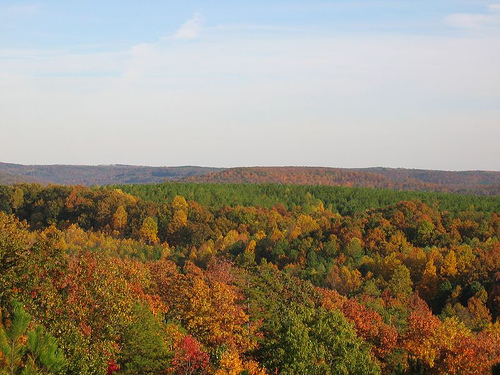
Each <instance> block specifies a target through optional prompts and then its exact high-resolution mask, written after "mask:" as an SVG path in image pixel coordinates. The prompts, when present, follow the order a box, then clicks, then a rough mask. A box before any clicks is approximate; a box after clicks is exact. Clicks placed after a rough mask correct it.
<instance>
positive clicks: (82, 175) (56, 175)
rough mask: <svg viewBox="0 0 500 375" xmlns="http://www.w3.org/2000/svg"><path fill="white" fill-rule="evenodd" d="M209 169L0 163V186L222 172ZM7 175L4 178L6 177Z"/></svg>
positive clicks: (168, 178)
mask: <svg viewBox="0 0 500 375" xmlns="http://www.w3.org/2000/svg"><path fill="white" fill-rule="evenodd" d="M221 170H222V169H221V168H205V167H193V166H185V167H142V166H134V165H102V166H101V165H100V166H86V165H21V164H10V163H0V181H3V182H0V183H3V184H12V183H16V182H41V183H55V184H62V185H87V186H89V185H109V184H146V183H156V182H163V181H172V180H179V179H181V178H185V177H189V176H197V175H203V174H207V173H211V172H218V171H221ZM2 176H4V177H2Z"/></svg>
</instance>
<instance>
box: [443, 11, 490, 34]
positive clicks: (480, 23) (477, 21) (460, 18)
mask: <svg viewBox="0 0 500 375" xmlns="http://www.w3.org/2000/svg"><path fill="white" fill-rule="evenodd" d="M445 23H446V24H447V25H448V26H452V27H457V28H461V29H471V30H479V29H484V28H491V27H497V26H500V16H497V15H492V14H472V13H455V14H451V15H449V16H448V17H446V18H445Z"/></svg>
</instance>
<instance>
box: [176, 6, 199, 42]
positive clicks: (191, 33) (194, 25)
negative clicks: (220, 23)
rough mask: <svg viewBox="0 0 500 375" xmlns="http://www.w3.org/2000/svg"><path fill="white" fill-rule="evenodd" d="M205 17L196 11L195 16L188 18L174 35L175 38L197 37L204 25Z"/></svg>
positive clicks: (187, 38)
mask: <svg viewBox="0 0 500 375" xmlns="http://www.w3.org/2000/svg"><path fill="white" fill-rule="evenodd" d="M203 21H204V20H203V17H202V15H201V14H200V13H198V12H196V13H195V14H194V15H193V17H191V18H190V19H189V20H187V21H186V22H185V23H184V24H183V25H182V26H181V27H180V28H179V30H177V31H176V32H175V34H174V35H173V37H172V38H173V39H178V40H192V39H196V38H197V37H198V36H199V34H200V30H201V27H202V26H203Z"/></svg>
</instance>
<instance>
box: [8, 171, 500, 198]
mask: <svg viewBox="0 0 500 375" xmlns="http://www.w3.org/2000/svg"><path fill="white" fill-rule="evenodd" d="M165 181H182V182H193V183H274V184H294V185H327V186H347V187H350V186H352V187H369V188H379V189H394V190H423V191H439V192H455V193H463V194H477V195H491V196H493V195H500V172H490V171H462V172H453V171H436V170H423V169H403V168H359V169H348V168H327V167H238V168H227V169H224V168H209V167H196V166H182V167H147V166H133V165H120V164H117V165H99V166H85V165H21V164H10V163H0V184H14V183H19V182H39V183H42V184H47V183H55V184H62V185H86V186H90V185H111V184H150V183H160V182H165Z"/></svg>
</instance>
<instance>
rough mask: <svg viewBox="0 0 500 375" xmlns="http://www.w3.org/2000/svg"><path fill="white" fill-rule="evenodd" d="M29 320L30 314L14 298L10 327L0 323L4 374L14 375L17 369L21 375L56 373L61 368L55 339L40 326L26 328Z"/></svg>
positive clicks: (62, 363)
mask: <svg viewBox="0 0 500 375" xmlns="http://www.w3.org/2000/svg"><path fill="white" fill-rule="evenodd" d="M30 321H31V315H29V314H28V313H27V312H26V311H25V310H24V308H23V306H22V304H21V303H19V302H17V301H14V302H13V303H12V319H11V321H10V327H9V328H6V324H2V325H0V354H1V355H2V358H3V359H4V362H5V367H6V369H7V373H8V374H11V375H14V374H16V373H18V372H19V370H20V369H22V374H23V375H31V374H39V373H40V372H43V373H44V374H53V373H57V372H58V371H60V370H61V369H62V368H63V367H64V365H65V359H64V356H63V354H62V353H61V351H60V350H59V348H58V346H57V342H56V339H55V338H54V337H53V336H51V335H50V334H48V333H46V332H45V330H44V328H43V327H42V326H40V325H38V326H36V327H35V328H34V329H32V330H29V331H27V329H28V326H29V324H30ZM26 337H27V338H26Z"/></svg>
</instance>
